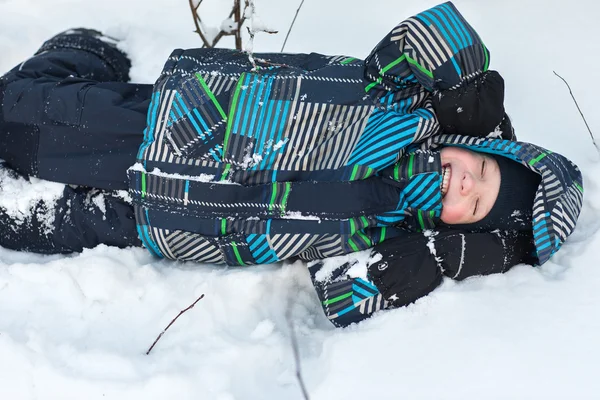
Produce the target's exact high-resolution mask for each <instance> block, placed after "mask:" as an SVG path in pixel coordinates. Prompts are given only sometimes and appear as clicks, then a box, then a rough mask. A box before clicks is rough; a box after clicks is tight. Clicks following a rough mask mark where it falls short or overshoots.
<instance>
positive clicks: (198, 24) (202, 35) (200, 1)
mask: <svg viewBox="0 0 600 400" xmlns="http://www.w3.org/2000/svg"><path fill="white" fill-rule="evenodd" d="M189 3H190V10H192V18H194V25H195V26H196V30H195V32H196V33H197V34H198V35H200V39H202V42H203V43H204V47H210V45H209V44H208V40H206V37H205V36H204V33H203V32H202V28H201V27H200V23H199V21H200V18H198V14H197V13H196V11H198V7H200V3H202V0H198V4H197V5H194V0H189Z"/></svg>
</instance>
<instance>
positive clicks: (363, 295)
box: [309, 229, 534, 327]
mask: <svg viewBox="0 0 600 400" xmlns="http://www.w3.org/2000/svg"><path fill="white" fill-rule="evenodd" d="M532 249H533V247H532V244H531V235H530V234H529V233H515V232H510V233H509V232H500V231H497V232H483V233H469V232H464V231H461V230H458V229H448V230H445V231H439V232H437V233H433V232H432V233H431V234H428V236H427V235H424V234H422V233H407V234H406V235H405V236H402V237H399V238H396V239H392V240H389V241H385V242H383V243H381V244H379V245H377V246H376V247H374V248H373V249H372V251H371V253H370V255H369V256H368V260H367V261H364V260H363V261H362V262H358V260H350V261H347V262H345V263H344V262H338V263H337V264H335V261H336V260H335V259H330V260H324V261H320V262H317V263H314V264H312V265H310V264H309V270H310V272H311V278H312V279H313V283H314V285H315V288H316V290H317V294H318V295H319V298H320V300H321V303H322V306H323V309H324V311H325V314H326V315H327V317H328V318H329V319H330V321H331V322H332V323H333V324H334V325H336V326H340V327H341V326H347V325H349V324H351V323H354V322H359V321H362V320H363V319H366V318H368V317H370V316H371V315H372V314H373V313H374V312H376V311H379V310H381V309H384V308H395V307H402V306H405V305H408V304H410V303H412V302H414V301H416V300H417V299H419V298H421V297H423V296H426V295H427V294H429V293H430V292H431V291H432V290H434V289H435V288H436V287H437V286H438V285H439V284H440V283H441V281H442V278H443V276H448V277H450V278H453V279H457V280H462V279H465V278H467V277H469V276H474V275H489V274H493V273H498V272H505V271H506V270H508V269H510V268H511V267H513V266H514V265H517V264H520V263H523V262H527V263H533V262H534V260H533V259H532V258H531V256H530V254H531V251H532ZM356 258H357V259H360V258H361V256H360V255H357V256H356ZM363 258H364V257H363Z"/></svg>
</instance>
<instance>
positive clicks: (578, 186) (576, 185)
mask: <svg viewBox="0 0 600 400" xmlns="http://www.w3.org/2000/svg"><path fill="white" fill-rule="evenodd" d="M573 183H574V184H575V187H576V188H577V189H579V191H580V192H581V193H583V188H582V187H581V186H580V185H579V184H578V183H577V182H573Z"/></svg>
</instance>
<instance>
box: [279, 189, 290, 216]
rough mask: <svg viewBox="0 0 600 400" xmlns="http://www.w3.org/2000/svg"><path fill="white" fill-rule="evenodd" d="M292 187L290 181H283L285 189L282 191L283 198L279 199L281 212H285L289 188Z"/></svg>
mask: <svg viewBox="0 0 600 400" xmlns="http://www.w3.org/2000/svg"><path fill="white" fill-rule="evenodd" d="M291 189H292V184H291V183H290V182H286V183H285V191H284V192H283V199H281V212H282V213H283V212H285V208H286V206H287V199H288V195H289V194H290V190H291Z"/></svg>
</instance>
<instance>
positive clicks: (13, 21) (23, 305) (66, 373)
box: [0, 0, 600, 400]
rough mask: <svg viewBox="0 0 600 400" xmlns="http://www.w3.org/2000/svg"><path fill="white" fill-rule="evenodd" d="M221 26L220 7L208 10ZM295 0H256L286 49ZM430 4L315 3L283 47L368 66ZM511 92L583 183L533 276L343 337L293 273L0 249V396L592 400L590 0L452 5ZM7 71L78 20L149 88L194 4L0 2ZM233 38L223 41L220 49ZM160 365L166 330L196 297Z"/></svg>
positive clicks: (429, 303) (595, 210)
mask: <svg viewBox="0 0 600 400" xmlns="http://www.w3.org/2000/svg"><path fill="white" fill-rule="evenodd" d="M204 3H206V4H203V6H202V7H203V8H204V15H205V16H206V17H205V20H206V22H207V24H208V25H215V26H218V25H219V24H220V21H222V20H223V19H224V18H225V17H226V15H225V14H227V12H228V10H227V7H228V3H229V1H227V0H204ZM299 3H300V1H299V0H297V1H296V0H294V1H289V0H286V1H282V0H256V5H257V7H258V12H259V14H260V16H261V18H262V21H263V22H264V23H265V24H266V25H267V26H269V27H270V28H272V29H276V30H279V31H280V33H279V34H277V35H268V34H259V35H258V36H257V37H256V40H255V43H254V49H255V51H279V49H280V47H281V43H282V42H283V39H284V36H285V32H286V31H287V29H288V26H289V24H290V22H291V20H292V18H293V16H294V13H295V11H296V8H297V7H298V5H299ZM436 3H437V2H436V1H432V0H369V1H368V2H365V1H363V0H321V1H315V0H306V1H305V4H304V6H303V8H302V10H301V11H300V14H299V16H298V20H297V21H296V26H295V28H294V30H293V32H292V34H291V36H290V39H289V41H288V45H287V47H286V50H287V51H291V52H310V51H316V52H321V53H326V54H346V55H352V56H356V57H365V56H366V55H367V54H368V53H369V51H370V49H371V48H372V47H373V46H374V45H375V44H376V43H377V42H378V41H379V40H380V38H381V37H383V36H384V35H385V34H386V33H387V32H388V31H389V30H390V29H391V28H392V27H394V25H395V24H396V23H397V22H399V21H401V20H402V19H403V18H405V17H408V16H410V15H413V14H415V13H417V12H419V11H421V10H423V9H425V8H428V7H430V6H433V5H435V4H436ZM455 4H456V5H457V7H458V8H459V10H461V12H462V13H463V15H464V16H465V17H466V18H467V19H468V20H469V21H470V22H471V24H472V25H473V26H474V27H475V28H476V29H477V30H478V32H479V33H480V35H481V37H482V38H483V40H484V42H485V43H486V44H487V46H488V47H489V48H490V49H491V52H492V64H491V65H492V68H494V69H497V70H499V71H500V72H501V73H502V75H503V76H504V78H505V80H506V86H507V97H506V107H507V110H508V112H509V113H510V115H511V117H512V119H513V123H514V126H515V127H516V129H517V133H518V135H519V137H520V139H522V140H526V141H532V142H535V143H538V144H541V145H543V146H546V147H549V148H551V149H553V150H555V151H559V152H561V153H563V154H564V155H566V156H567V157H569V158H571V159H573V160H574V161H575V162H576V163H577V164H578V165H579V166H580V167H581V168H582V170H583V173H584V179H585V190H586V192H585V204H584V210H583V213H582V216H581V218H580V221H579V225H578V228H577V230H576V231H575V233H574V234H573V236H572V237H571V238H570V239H569V241H568V242H567V244H565V246H564V247H563V249H562V250H561V251H560V252H558V253H557V254H556V256H555V257H554V258H553V259H552V260H551V261H550V262H548V263H547V264H546V265H544V266H543V267H541V268H532V267H529V266H525V265H523V266H518V267H516V268H514V269H512V270H511V271H509V272H508V273H506V274H504V275H494V276H489V277H485V278H479V277H478V278H472V279H469V280H467V281H465V282H462V283H459V284H457V283H455V282H452V281H449V280H448V281H445V282H444V284H443V285H442V286H441V287H440V288H439V289H437V290H436V291H435V292H434V293H433V294H431V295H430V296H428V297H426V298H423V299H421V300H420V301H418V302H417V303H416V304H414V305H411V306H409V307H406V308H403V309H398V310H394V311H389V312H384V313H381V315H379V316H377V317H375V318H372V319H371V320H369V321H366V322H364V323H362V324H360V325H357V326H352V327H350V328H347V329H342V330H336V329H334V328H333V327H331V326H330V325H329V322H328V321H327V320H326V319H325V317H324V316H323V315H322V312H321V309H320V306H319V304H318V300H317V297H316V295H315V294H314V291H313V288H312V286H311V284H310V279H309V276H308V273H307V271H306V268H305V266H304V265H303V264H301V263H296V264H286V265H271V266H259V267H252V268H247V269H223V268H220V267H215V266H208V265H197V264H184V263H175V262H169V261H157V260H155V259H153V258H152V257H151V256H150V255H149V254H148V253H146V251H145V250H142V249H135V250H119V249H114V248H108V247H100V248H96V249H93V250H90V251H85V252H84V253H82V254H78V255H74V256H71V257H61V256H47V257H44V256H38V255H32V254H24V253H16V252H11V251H7V250H4V249H0V399H11V400H13V399H61V400H62V399H86V400H87V399H138V398H139V399H164V398H173V399H211V400H212V399H214V400H234V399H235V400H242V399H277V400H280V399H301V398H302V394H301V392H300V389H299V387H298V385H297V382H296V379H295V364H294V357H293V352H292V347H291V345H290V338H291V334H290V329H289V324H288V318H286V314H287V313H289V314H290V317H289V320H291V321H292V324H293V326H294V330H295V332H296V336H297V339H298V347H299V352H300V360H301V365H302V370H303V375H304V379H305V381H306V386H307V389H308V391H309V393H310V397H311V399H313V400H321V399H323V400H324V399H348V398H369V399H377V398H385V399H461V400H462V399H477V400H479V399H598V398H600V379H598V371H599V364H600V317H599V315H600V312H599V311H598V310H600V262H599V261H598V260H599V257H600V255H599V252H600V234H599V233H598V230H599V228H600V219H599V215H600V210H599V207H600V163H599V159H600V157H599V155H598V154H597V153H596V151H595V149H594V147H593V146H592V143H591V140H590V138H589V134H588V132H587V130H586V128H585V125H584V124H583V121H582V120H581V117H580V116H579V114H578V112H577V109H576V108H575V106H574V104H573V102H572V100H571V98H570V96H569V93H568V90H567V88H566V87H565V86H564V84H563V83H562V81H560V80H559V79H558V78H557V77H555V76H554V75H553V73H552V71H553V70H555V71H556V72H558V73H559V74H561V75H562V76H563V77H565V78H566V79H567V80H568V81H569V83H570V84H571V87H572V89H573V91H574V93H575V95H576V96H577V100H578V101H579V104H580V105H581V107H582V109H583V112H584V113H585V114H586V117H587V119H588V122H589V124H590V126H591V128H592V130H595V131H596V132H597V136H598V138H599V139H600V113H598V112H596V109H595V106H596V96H597V92H598V90H599V89H600V84H599V83H598V80H597V79H596V75H597V71H596V69H597V68H598V64H599V62H600V55H599V54H600V41H599V40H598V37H600V25H598V23H597V20H598V17H599V16H600V5H599V4H598V3H597V1H596V0H588V1H584V0H571V1H564V0H543V1H542V0H502V1H499V0H493V1H492V0H456V1H455ZM0 21H1V22H0V73H3V72H5V71H7V70H8V69H9V68H11V67H12V66H13V65H15V64H17V63H19V62H20V61H22V60H23V59H25V58H27V57H28V56H30V55H31V54H32V53H33V52H34V51H35V50H36V48H37V47H38V46H39V45H40V44H41V42H42V41H43V40H44V39H46V38H48V37H49V36H51V35H52V34H54V33H56V32H58V31H61V30H64V29H66V28H69V27H76V26H87V27H94V28H98V29H101V30H104V31H105V32H106V33H108V34H111V35H114V36H117V37H120V38H123V39H124V40H123V43H122V47H123V48H124V49H125V50H126V51H128V52H129V54H130V56H131V58H132V60H133V70H132V75H133V78H134V80H137V81H141V82H148V83H151V82H153V80H154V79H155V77H156V76H157V75H158V73H159V71H160V69H161V67H162V64H163V62H164V60H165V59H166V57H167V56H168V54H169V53H170V51H171V50H172V49H173V48H175V47H183V48H186V47H197V46H199V45H200V40H199V38H198V37H197V36H196V35H195V34H194V33H193V32H192V30H193V22H192V18H191V15H190V13H189V9H188V2H187V1H186V0H103V1H85V0H43V1H42V0H0ZM224 44H225V45H231V42H224ZM202 293H204V294H205V298H204V299H202V300H200V302H199V303H198V304H197V306H196V307H195V308H193V309H192V310H190V311H188V312H187V313H185V314H184V315H183V316H182V317H181V318H180V319H179V320H178V321H177V322H176V323H175V324H174V325H173V326H172V327H171V329H170V330H169V331H167V333H166V334H165V335H164V337H163V338H162V339H161V341H160V342H158V345H157V346H156V348H155V349H154V350H153V352H152V353H151V354H150V355H149V356H146V355H145V351H146V349H147V348H148V347H149V346H150V344H152V342H153V341H154V339H155V337H156V335H157V334H158V333H160V332H161V331H162V329H163V328H164V327H165V325H166V324H167V323H168V322H169V321H171V319H172V318H173V317H174V316H175V315H176V314H177V313H178V312H179V311H180V310H181V309H183V308H185V307H187V306H188V305H189V304H190V303H192V302H193V301H194V300H195V299H196V298H197V297H198V296H199V295H200V294H202Z"/></svg>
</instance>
